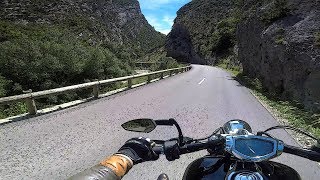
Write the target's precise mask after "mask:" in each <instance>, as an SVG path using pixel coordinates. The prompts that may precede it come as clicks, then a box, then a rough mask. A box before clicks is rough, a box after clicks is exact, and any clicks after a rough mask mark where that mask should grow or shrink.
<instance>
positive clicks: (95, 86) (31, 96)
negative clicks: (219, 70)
mask: <svg viewBox="0 0 320 180" xmlns="http://www.w3.org/2000/svg"><path fill="white" fill-rule="evenodd" d="M190 69H191V66H185V67H181V68H174V69H167V70H162V71H156V72H151V73H147V74H139V75H132V76H125V77H119V78H114V79H107V80H101V81H94V82H89V83H84V84H78V85H73V86H67V87H62V88H56V89H50V90H45V91H39V92H29V93H26V94H21V95H16V96H9V97H3V98H0V104H9V103H15V102H20V101H25V103H26V105H27V108H28V112H29V114H30V115H35V114H37V106H36V103H35V99H39V98H44V97H48V96H52V95H58V94H63V93H66V92H70V91H76V90H82V89H89V88H92V90H93V97H94V98H99V87H100V86H101V85H107V84H111V83H115V82H119V81H128V89H130V88H132V80H133V79H135V78H139V77H146V76H147V77H148V80H147V83H150V82H151V80H152V77H151V76H152V75H158V74H160V79H163V77H164V73H166V72H169V76H172V75H173V73H175V74H176V73H179V72H185V71H188V70H190Z"/></svg>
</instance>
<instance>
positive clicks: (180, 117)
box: [0, 65, 320, 180]
mask: <svg viewBox="0 0 320 180" xmlns="http://www.w3.org/2000/svg"><path fill="white" fill-rule="evenodd" d="M141 117H148V118H154V119H157V118H158V119H164V118H175V119H176V120H177V121H178V122H179V124H180V125H181V128H182V131H183V132H184V134H185V135H187V136H190V137H194V138H200V137H204V136H206V135H209V134H210V133H211V132H212V131H213V130H215V129H216V128H217V127H219V126H222V125H223V124H224V123H225V122H226V121H227V120H230V119H243V120H246V121H247V122H248V123H249V124H250V125H251V126H252V129H253V130H254V131H255V132H256V131H259V130H264V129H267V128H268V127H270V126H273V125H277V124H278V122H277V121H276V120H275V119H274V118H273V117H272V116H271V115H270V114H269V112H268V111H267V110H266V109H264V107H263V106H262V105H261V104H260V103H259V102H258V101H257V100H256V99H255V97H254V96H252V95H251V93H250V91H249V90H248V89H247V88H246V87H243V86H241V85H240V84H239V83H238V82H236V81H235V80H233V78H232V76H231V75H230V74H229V73H227V72H225V71H223V70H221V69H219V68H215V67H210V66H200V65H194V66H193V69H192V70H190V71H188V72H186V73H183V74H178V75H176V76H173V77H170V78H166V79H164V80H161V81H157V82H155V83H151V84H148V85H145V86H141V87H138V88H135V89H131V90H128V91H125V92H121V93H119V94H115V95H112V96H109V97H106V98H101V99H99V100H95V101H91V102H88V103H84V104H81V105H78V106H75V107H72V108H68V109H64V110H61V111H57V112H54V113H50V114H47V115H43V116H39V117H35V118H32V119H28V120H24V121H19V122H13V123H10V124H5V125H0V179H50V180H51V179H66V178H67V177H69V176H71V175H73V174H75V173H77V172H80V171H82V170H84V169H86V168H88V167H91V166H93V165H95V164H97V163H98V162H99V160H101V159H103V158H104V157H106V156H108V155H110V154H112V153H114V152H116V151H117V150H118V149H119V147H120V146H121V145H122V144H123V143H124V142H125V141H126V140H127V139H129V138H131V137H134V136H148V137H150V138H151V139H169V138H172V137H176V135H177V133H176V130H175V129H174V128H173V127H172V128H171V127H159V128H157V129H156V130H155V131H153V132H151V133H150V134H141V133H132V132H126V131H125V130H123V129H122V128H121V126H120V125H121V124H122V123H124V122H126V121H127V120H130V119H135V118H141ZM274 135H275V136H276V137H279V138H280V139H283V140H284V141H285V142H286V143H288V144H295V142H294V140H293V139H292V138H291V137H290V135H289V134H288V133H287V132H286V131H284V130H279V131H275V133H274ZM205 154H206V152H205V151H201V152H198V153H193V154H188V155H183V156H181V158H180V159H179V160H176V161H174V162H168V161H166V160H165V158H164V157H161V158H160V159H159V160H158V161H157V162H146V163H143V164H139V165H137V166H135V167H134V168H133V169H132V170H131V171H130V172H129V173H128V174H127V176H125V178H124V179H125V180H132V179H139V180H140V179H150V180H155V179H156V178H157V177H158V175H159V174H160V173H163V172H165V173H167V174H168V175H169V177H171V179H181V178H182V175H183V172H184V170H185V168H186V167H187V165H188V164H189V163H190V162H192V161H193V160H195V159H196V158H197V157H201V156H203V155H205ZM276 161H280V162H282V163H284V164H287V165H289V166H291V167H293V168H294V169H296V170H297V171H298V172H299V173H300V175H301V176H302V179H308V180H317V179H319V177H320V171H319V170H320V168H319V167H318V165H317V164H316V163H314V162H311V161H309V160H306V159H303V158H299V157H295V156H292V155H286V154H284V155H282V156H281V157H279V158H277V159H276Z"/></svg>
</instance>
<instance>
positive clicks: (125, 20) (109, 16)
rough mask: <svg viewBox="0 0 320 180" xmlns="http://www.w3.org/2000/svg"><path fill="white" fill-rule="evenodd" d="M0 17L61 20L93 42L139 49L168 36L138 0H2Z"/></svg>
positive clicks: (24, 20) (47, 21)
mask: <svg viewBox="0 0 320 180" xmlns="http://www.w3.org/2000/svg"><path fill="white" fill-rule="evenodd" d="M0 19H1V20H7V21H11V22H15V23H21V24H28V23H39V24H60V25H61V24H62V25H64V26H67V27H69V28H70V29H73V30H75V31H76V33H78V34H79V36H81V37H82V38H87V39H89V41H90V42H91V43H92V44H108V45H110V44H111V45H117V46H119V45H125V46H135V47H134V49H140V51H144V50H146V51H148V50H149V49H152V48H155V47H157V46H159V45H162V44H163V43H164V38H165V36H164V35H162V34H160V33H159V32H157V31H155V30H154V28H153V27H152V26H151V25H149V24H148V22H147V20H146V19H145V17H144V16H143V14H142V13H141V10H140V6H139V2H138V1H137V0H121V1H118V0H2V1H1V2H0ZM132 48H133V47H132Z"/></svg>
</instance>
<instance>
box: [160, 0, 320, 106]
mask: <svg viewBox="0 0 320 180" xmlns="http://www.w3.org/2000/svg"><path fill="white" fill-rule="evenodd" d="M177 15H178V17H177V18H176V19H175V23H174V26H173V29H172V31H171V33H170V34H169V35H168V37H167V40H166V49H167V55H168V56H171V57H174V58H177V59H178V60H180V61H186V62H191V63H198V64H216V63H217V62H219V59H221V58H223V57H225V56H227V55H228V54H232V55H234V56H235V57H236V59H237V61H240V62H241V65H242V67H243V73H244V74H245V75H248V76H249V77H251V78H259V79H260V80H261V82H262V84H263V86H264V87H265V88H266V90H267V91H268V92H269V93H272V94H274V95H276V96H278V97H281V98H283V99H290V100H293V101H296V102H299V103H302V104H303V105H304V106H305V107H306V108H308V109H312V110H316V111H318V110H320V1H319V0H316V1H314V0H271V1H270V0H258V1H257V0H224V1H222V0H193V1H191V2H190V3H189V4H187V5H185V6H184V7H182V8H181V9H180V10H179V11H178V13H177Z"/></svg>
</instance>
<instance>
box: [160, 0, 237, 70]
mask: <svg viewBox="0 0 320 180" xmlns="http://www.w3.org/2000/svg"><path fill="white" fill-rule="evenodd" d="M231 12H232V0H193V1H191V2H190V3H188V4H186V5H185V6H183V7H182V8H181V9H180V10H179V11H178V12H177V18H176V19H175V21H174V25H173V28H172V31H171V32H170V33H169V34H168V36H167V40H166V50H167V52H168V53H167V56H170V57H173V58H176V59H177V60H179V61H183V62H189V63H198V64H213V63H214V62H215V61H216V57H217V55H219V52H217V46H219V45H217V43H216V42H217V41H219V38H220V34H218V33H217V30H218V29H219V27H218V24H219V22H222V21H223V20H224V19H226V18H227V17H229V16H230V13H231ZM225 42H226V41H225ZM230 47H231V46H228V45H227V47H226V49H228V48H230Z"/></svg>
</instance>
